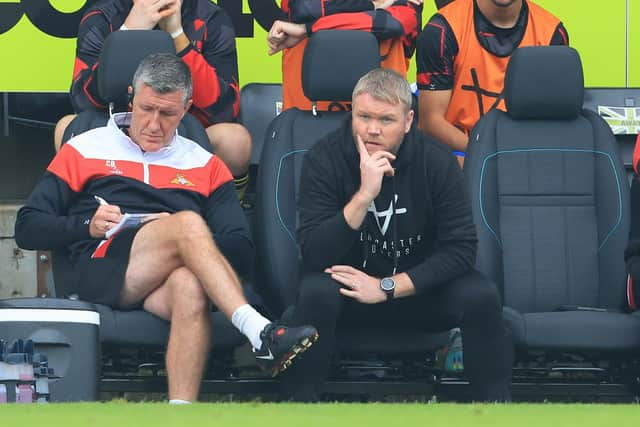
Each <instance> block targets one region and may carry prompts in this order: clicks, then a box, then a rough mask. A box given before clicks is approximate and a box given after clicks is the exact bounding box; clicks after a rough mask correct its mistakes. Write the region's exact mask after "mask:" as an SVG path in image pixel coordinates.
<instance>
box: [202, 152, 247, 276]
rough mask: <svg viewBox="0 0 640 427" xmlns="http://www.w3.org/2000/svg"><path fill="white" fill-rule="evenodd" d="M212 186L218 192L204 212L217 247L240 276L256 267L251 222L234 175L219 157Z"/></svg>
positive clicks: (215, 192)
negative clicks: (241, 204)
mask: <svg viewBox="0 0 640 427" xmlns="http://www.w3.org/2000/svg"><path fill="white" fill-rule="evenodd" d="M215 159H217V160H214V161H217V162H219V165H218V167H217V168H215V170H216V172H215V173H214V176H212V183H213V185H214V186H216V189H215V190H214V191H213V192H212V193H211V194H210V196H209V198H208V199H207V201H206V206H205V209H204V215H203V216H204V219H205V221H206V222H207V224H208V225H209V228H210V229H211V232H212V233H213V239H214V241H215V242H216V245H217V246H218V248H219V249H220V251H221V252H222V254H223V255H224V256H225V258H226V259H227V260H228V261H229V263H230V264H231V265H232V266H233V268H234V269H235V270H236V271H237V272H238V273H240V274H246V273H248V272H250V271H251V269H252V268H253V261H254V256H255V247H254V245H253V242H252V241H251V237H250V233H249V225H248V223H247V219H246V217H245V215H244V212H243V211H242V208H241V207H240V203H238V196H237V194H236V191H235V187H234V185H233V178H232V176H231V172H229V170H228V169H227V168H226V166H225V165H224V164H223V163H222V161H221V160H219V158H217V157H216V158H215Z"/></svg>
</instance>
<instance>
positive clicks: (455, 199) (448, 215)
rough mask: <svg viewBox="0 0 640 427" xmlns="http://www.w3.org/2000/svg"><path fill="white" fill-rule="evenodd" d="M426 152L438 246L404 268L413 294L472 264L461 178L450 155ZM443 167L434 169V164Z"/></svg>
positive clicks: (472, 234)
mask: <svg viewBox="0 0 640 427" xmlns="http://www.w3.org/2000/svg"><path fill="white" fill-rule="evenodd" d="M436 154H438V153H435V152H432V153H428V154H427V156H430V158H431V160H430V161H429V163H430V164H431V165H433V166H434V167H429V166H427V179H428V181H429V183H428V186H429V188H430V189H431V197H432V202H433V211H434V214H435V216H434V223H435V227H436V234H435V235H436V239H437V241H438V245H437V247H436V249H435V250H434V251H433V252H432V253H430V254H429V255H428V256H427V257H426V258H425V259H424V261H422V262H421V263H420V264H418V265H416V266H414V267H412V268H410V269H408V270H407V271H406V273H407V275H408V276H409V278H410V279H411V282H412V284H413V286H414V287H415V291H416V292H417V293H422V292H430V291H432V290H434V289H436V288H438V287H439V286H442V285H444V284H446V283H448V282H450V281H451V280H453V279H455V278H456V277H459V276H460V275H462V274H464V273H465V272H467V271H469V269H471V268H472V267H473V265H474V263H475V256H476V249H477V237H476V230H475V226H474V223H473V217H472V214H471V205H470V203H469V200H468V198H467V195H466V189H465V184H464V175H463V173H462V170H461V169H460V167H459V166H458V162H457V161H456V159H455V156H453V154H451V153H440V154H439V155H437V156H436ZM438 163H440V164H443V166H437V164H438Z"/></svg>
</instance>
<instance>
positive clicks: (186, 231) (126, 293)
mask: <svg viewBox="0 0 640 427" xmlns="http://www.w3.org/2000/svg"><path fill="white" fill-rule="evenodd" d="M180 267H186V268H187V269H188V270H189V271H190V272H192V273H193V275H194V276H195V277H196V278H197V279H198V281H199V282H200V284H201V285H202V287H203V288H204V291H205V292H206V293H207V295H208V296H209V298H210V299H211V301H213V303H214V304H215V305H216V307H218V309H220V310H221V311H222V312H223V313H224V314H225V315H226V316H227V317H228V318H231V315H232V314H233V312H234V311H235V310H236V309H237V308H238V307H240V306H241V305H244V304H247V300H246V299H245V298H244V295H243V293H242V288H241V286H240V280H239V279H238V277H237V276H236V274H235V272H234V271H233V269H232V268H231V266H230V265H229V263H228V262H227V260H226V259H225V258H224V256H223V255H222V254H221V253H220V251H219V250H218V248H217V247H216V245H215V243H214V242H213V238H212V236H211V232H210V231H209V227H208V226H207V224H206V223H205V222H204V220H203V219H202V217H201V216H200V215H198V214H196V213H195V212H189V211H185V212H179V213H176V214H174V215H171V216H168V217H165V218H160V219H157V220H154V221H152V222H151V223H149V224H147V225H145V226H144V227H143V228H142V229H141V230H140V231H139V232H138V234H137V235H136V237H135V238H134V240H133V245H132V246H131V255H130V261H129V267H128V268H127V273H126V276H125V286H124V288H123V294H122V304H123V305H128V304H134V303H136V302H138V301H141V300H143V299H144V298H146V297H147V296H148V295H149V294H150V292H151V291H153V290H154V289H156V288H157V287H158V286H160V285H161V284H162V283H164V281H165V280H167V278H168V277H169V275H170V274H171V273H172V272H173V271H174V270H176V269H178V268H180Z"/></svg>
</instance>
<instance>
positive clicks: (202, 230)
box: [171, 211, 211, 238]
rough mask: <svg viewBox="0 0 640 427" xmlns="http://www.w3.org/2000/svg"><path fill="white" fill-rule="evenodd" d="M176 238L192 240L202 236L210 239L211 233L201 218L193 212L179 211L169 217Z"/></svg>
mask: <svg viewBox="0 0 640 427" xmlns="http://www.w3.org/2000/svg"><path fill="white" fill-rule="evenodd" d="M171 220H172V222H173V223H174V226H175V227H176V231H178V236H179V237H180V236H182V237H187V238H193V237H202V236H203V235H206V236H209V237H211V231H210V230H209V227H208V226H207V223H206V221H205V220H204V218H202V216H201V215H200V214H198V213H196V212H194V211H181V212H178V213H175V214H173V215H171Z"/></svg>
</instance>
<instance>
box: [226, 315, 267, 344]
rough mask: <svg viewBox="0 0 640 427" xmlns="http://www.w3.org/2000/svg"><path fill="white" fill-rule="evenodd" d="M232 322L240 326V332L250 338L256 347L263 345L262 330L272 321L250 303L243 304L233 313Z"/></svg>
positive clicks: (237, 326)
mask: <svg viewBox="0 0 640 427" xmlns="http://www.w3.org/2000/svg"><path fill="white" fill-rule="evenodd" d="M231 323H233V326H235V327H236V328H238V330H239V331H240V332H242V333H243V334H244V336H246V337H247V338H248V339H249V342H250V343H251V345H252V346H253V348H255V349H258V350H259V349H260V347H262V340H261V339H260V332H262V330H263V329H264V327H265V326H267V325H268V324H269V323H271V321H270V320H269V319H267V318H265V317H264V316H263V315H261V314H260V313H258V312H257V311H256V309H255V308H253V307H251V306H250V305H249V304H245V305H241V306H240V307H238V308H237V309H236V311H234V312H233V314H232V315H231Z"/></svg>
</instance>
